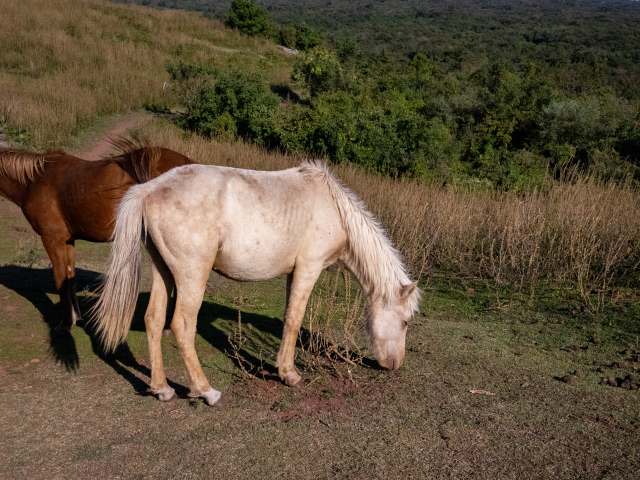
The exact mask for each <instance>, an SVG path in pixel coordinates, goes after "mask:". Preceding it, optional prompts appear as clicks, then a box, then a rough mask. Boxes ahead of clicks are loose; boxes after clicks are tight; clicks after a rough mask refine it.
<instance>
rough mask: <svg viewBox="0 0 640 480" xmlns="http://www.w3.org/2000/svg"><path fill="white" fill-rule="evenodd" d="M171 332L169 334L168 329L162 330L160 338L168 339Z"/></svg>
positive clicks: (169, 330)
mask: <svg viewBox="0 0 640 480" xmlns="http://www.w3.org/2000/svg"><path fill="white" fill-rule="evenodd" d="M172 333H173V332H171V329H170V328H165V329H164V330H162V336H163V337H168V336H169V335H171V334H172Z"/></svg>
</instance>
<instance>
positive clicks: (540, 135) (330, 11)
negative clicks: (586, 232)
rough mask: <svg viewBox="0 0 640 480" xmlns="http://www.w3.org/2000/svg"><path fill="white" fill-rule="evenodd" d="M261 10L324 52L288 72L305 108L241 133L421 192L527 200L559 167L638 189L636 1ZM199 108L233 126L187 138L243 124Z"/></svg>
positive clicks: (205, 124)
mask: <svg viewBox="0 0 640 480" xmlns="http://www.w3.org/2000/svg"><path fill="white" fill-rule="evenodd" d="M260 3H261V4H262V5H265V6H266V7H267V8H268V9H269V11H270V16H271V18H272V20H273V21H279V22H281V24H282V25H281V27H277V28H276V27H271V28H266V27H265V28H264V29H263V30H262V31H261V32H262V33H261V34H262V35H266V36H270V37H271V38H273V39H274V40H275V41H280V42H282V43H284V44H287V45H290V46H292V45H294V44H295V45H296V46H298V44H297V40H296V38H297V37H298V36H300V35H302V34H301V33H299V32H301V31H302V30H300V29H301V25H302V24H303V22H304V21H307V22H309V23H311V24H312V25H314V26H315V27H317V28H321V29H323V30H324V32H325V34H326V38H327V42H326V45H324V46H319V47H316V48H310V49H303V50H306V51H304V52H303V54H302V55H300V56H299V59H298V60H297V62H296V64H295V66H294V77H295V78H296V80H297V82H298V83H297V84H298V86H299V91H302V92H303V94H302V96H303V98H304V99H305V100H306V101H307V102H306V103H304V102H303V104H300V103H299V102H295V101H294V102H293V105H287V108H280V109H278V110H275V109H273V111H272V112H271V113H270V114H269V116H268V118H264V121H263V122H262V124H261V125H260V126H259V128H253V129H246V128H243V127H242V126H240V125H237V126H238V132H240V130H242V131H243V133H242V136H245V135H250V136H251V138H253V139H254V140H256V141H259V142H262V143H264V144H268V145H271V146H278V147H279V148H281V149H283V150H286V151H289V152H307V153H313V154H314V155H321V156H325V157H327V158H329V159H330V160H332V161H334V162H351V163H356V164H359V165H362V166H365V167H366V168H370V169H373V170H376V171H379V172H381V173H384V174H387V175H389V174H390V175H404V176H410V177H414V178H421V179H422V180H424V181H426V182H433V181H435V182H446V183H454V184H455V183H459V182H460V181H462V182H467V181H469V180H471V181H472V182H477V181H481V182H484V183H485V184H487V185H488V186H490V187H493V188H496V187H497V188H500V189H518V190H527V189H529V188H530V187H532V186H541V184H542V182H543V181H544V178H545V175H546V172H547V171H552V170H554V169H555V168H560V169H562V168H565V167H566V166H567V165H577V166H578V167H579V168H580V169H581V170H582V171H584V172H591V173H596V174H597V175H599V176H601V177H604V178H607V179H611V178H615V179H618V180H622V179H626V180H633V181H636V182H637V181H640V154H639V153H638V152H640V122H639V118H640V97H639V96H638V88H637V85H638V84H639V82H640V69H639V68H640V67H639V65H640V62H638V53H637V52H638V51H640V40H639V37H638V36H637V35H636V33H635V30H636V25H637V24H638V21H640V5H637V4H636V3H631V2H616V3H608V4H606V5H602V4H596V3H592V2H568V3H565V2H554V1H543V2H509V1H506V0H498V1H495V2H484V1H476V0H455V1H451V2H449V1H448V2H431V1H420V0H415V1H407V2H404V1H400V0H389V1H386V0H385V1H371V2H369V1H365V0H362V1H360V0H357V1H342V0H337V1H335V2H326V3H324V2H322V3H321V4H319V3H318V2H314V1H305V0H303V1H301V2H288V1H287V0H265V1H264V2H260ZM156 5H159V4H157V3H156ZM214 5H215V6H216V8H218V7H220V8H221V5H222V4H221V3H216V4H214ZM167 6H172V7H176V6H182V7H193V8H201V7H202V8H204V7H205V5H204V4H200V3H198V2H190V1H188V0H185V1H176V2H174V3H171V5H169V4H167ZM234 8H238V9H239V8H240V7H238V6H236V7H234ZM258 11H259V9H258ZM264 15H266V11H265V12H263V14H262V15H258V14H254V16H256V18H258V17H260V18H263V17H264ZM288 21H291V22H293V24H294V25H295V26H297V28H298V30H296V29H295V28H293V27H292V25H290V24H289V25H287V24H286V22H288ZM240 28H242V25H240ZM288 42H289V43H288ZM300 48H302V47H300ZM252 88H253V87H252ZM205 97H207V95H204V96H202V97H201V98H200V99H199V100H200V101H201V103H202V104H205V103H206V104H207V105H208V109H209V110H214V111H215V115H216V116H219V115H221V114H225V115H226V114H228V115H227V116H225V117H224V119H223V120H224V121H222V120H220V121H216V122H217V125H213V123H216V122H213V123H212V122H211V121H210V119H209V115H205V116H203V115H201V114H200V113H199V112H195V114H194V115H192V120H193V121H191V122H190V123H189V127H190V128H191V129H192V130H195V131H198V132H200V133H205V134H207V135H209V134H214V135H218V134H220V132H221V130H222V131H224V133H227V132H229V131H232V132H234V133H235V132H236V125H231V122H230V121H229V120H230V119H229V116H230V117H233V118H232V119H233V120H236V121H237V120H238V119H237V115H236V114H235V113H234V112H231V111H224V112H223V111H222V109H220V108H217V107H216V106H215V105H213V104H212V102H211V101H210V99H209V98H205ZM269 102H271V100H269V99H267V98H264V110H269V107H268V104H269ZM196 107H197V106H196ZM216 108H217V110H216ZM196 110H198V109H197V108H196ZM222 124H223V125H224V128H220V127H221V125H222ZM229 125H231V127H230V128H227V127H229ZM212 126H213V127H215V128H211V127H212Z"/></svg>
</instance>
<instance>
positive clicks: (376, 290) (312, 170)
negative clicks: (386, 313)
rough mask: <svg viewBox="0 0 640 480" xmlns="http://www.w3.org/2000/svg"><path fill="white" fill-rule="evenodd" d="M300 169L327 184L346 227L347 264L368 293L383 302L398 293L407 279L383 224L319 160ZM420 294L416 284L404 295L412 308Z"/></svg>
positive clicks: (416, 305)
mask: <svg viewBox="0 0 640 480" xmlns="http://www.w3.org/2000/svg"><path fill="white" fill-rule="evenodd" d="M300 172H302V173H309V174H314V175H319V176H321V177H322V178H323V180H324V182H325V184H326V185H327V187H329V190H330V192H331V196H332V197H333V200H334V201H335V203H336V206H337V207H338V211H339V212H340V216H341V218H342V222H343V226H344V228H345V229H346V231H347V237H348V242H349V267H350V268H352V269H353V270H354V272H353V273H354V274H355V275H356V277H357V278H358V280H359V281H360V283H361V284H362V286H363V287H364V288H365V289H366V290H367V291H368V293H369V294H370V295H371V297H372V298H381V299H382V300H383V301H384V302H385V303H386V302H387V301H388V300H389V299H391V298H397V297H398V296H399V295H401V291H402V288H403V287H405V286H407V285H409V284H410V283H411V280H410V279H409V276H408V275H407V270H406V267H405V265H404V263H403V262H402V259H401V257H400V253H399V252H398V250H396V249H395V247H394V246H393V244H392V243H391V240H389V238H387V235H386V232H385V230H384V228H382V226H381V225H380V222H378V220H376V218H375V217H374V216H373V214H372V213H371V212H370V211H369V210H367V207H366V206H365V204H364V202H363V201H362V200H360V199H359V198H358V196H357V195H356V194H355V193H353V192H352V191H351V190H349V189H348V188H346V187H345V186H343V185H342V183H341V182H340V180H338V179H337V178H335V177H334V176H333V174H332V173H331V172H330V171H329V169H328V168H327V166H326V164H324V163H323V162H320V161H314V162H305V163H303V164H302V165H301V166H300ZM420 294H421V292H420V290H419V289H417V288H416V289H414V293H413V294H412V295H410V297H409V298H408V299H407V301H408V302H409V305H410V307H411V310H412V311H414V312H415V311H417V310H418V303H419V301H420Z"/></svg>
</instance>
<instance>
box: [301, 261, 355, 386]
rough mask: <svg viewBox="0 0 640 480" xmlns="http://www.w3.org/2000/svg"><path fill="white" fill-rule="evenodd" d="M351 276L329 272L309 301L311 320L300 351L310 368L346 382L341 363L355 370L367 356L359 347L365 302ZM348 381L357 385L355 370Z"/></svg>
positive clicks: (339, 272)
mask: <svg viewBox="0 0 640 480" xmlns="http://www.w3.org/2000/svg"><path fill="white" fill-rule="evenodd" d="M352 282H353V280H352V276H351V274H349V273H348V272H346V271H345V270H343V269H341V268H339V269H338V270H337V271H336V272H335V274H331V273H330V272H326V273H324V274H323V276H322V278H321V279H320V281H319V282H318V286H317V287H316V289H315V290H314V294H313V295H312V296H311V298H310V299H309V303H308V306H307V316H306V318H305V321H304V322H303V327H304V328H305V330H306V332H305V334H304V336H303V334H302V331H301V333H300V336H299V342H300V348H301V350H302V352H303V354H304V353H306V354H308V355H307V356H306V357H307V358H308V359H309V360H308V361H307V362H306V363H307V367H311V368H313V369H323V367H329V368H330V369H331V371H332V372H333V373H334V374H336V375H337V376H339V377H340V378H343V373H342V372H341V370H343V369H341V368H339V363H343V364H347V365H350V366H355V365H358V364H361V363H362V359H363V357H364V353H363V351H362V349H361V348H360V346H359V344H358V340H360V339H361V337H362V336H363V335H362V331H363V327H362V322H361V318H362V313H363V308H364V301H363V297H362V291H361V290H360V289H357V290H356V293H355V295H354V294H353V292H354V285H353V283H352ZM346 374H347V375H348V378H349V379H350V380H351V381H353V379H352V376H351V370H349V369H347V373H346Z"/></svg>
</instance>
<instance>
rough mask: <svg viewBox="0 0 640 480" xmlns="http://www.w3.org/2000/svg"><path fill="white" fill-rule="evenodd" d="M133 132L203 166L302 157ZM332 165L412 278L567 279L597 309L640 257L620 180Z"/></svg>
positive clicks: (261, 165) (280, 163) (268, 165)
mask: <svg viewBox="0 0 640 480" xmlns="http://www.w3.org/2000/svg"><path fill="white" fill-rule="evenodd" d="M141 133H143V134H144V135H148V136H149V137H150V139H151V141H152V142H153V143H157V144H159V145H162V146H166V147H168V148H172V149H175V150H178V151H181V152H183V153H185V154H187V155H189V156H190V157H191V158H193V159H195V160H196V161H199V162H202V163H207V164H217V165H227V166H233V167H239V168H249V169H262V170H276V169H283V168H288V167H291V166H294V165H297V164H299V163H300V162H301V161H302V160H303V158H301V157H291V156H287V155H284V154H281V153H277V152H268V151H265V150H262V149H259V148H256V147H254V146H252V145H247V144H243V143H224V142H218V141H215V140H206V139H203V138H200V137H197V136H195V135H188V134H185V133H184V132H182V131H180V130H178V129H176V128H175V127H173V126H170V125H163V124H161V123H156V124H153V125H150V126H149V127H146V128H145V130H144V131H143V132H141ZM333 169H334V171H335V173H336V174H337V176H338V177H339V178H341V179H342V180H343V182H344V183H345V184H346V185H347V186H348V187H349V188H351V189H352V190H354V191H355V192H356V193H357V194H358V195H359V196H360V197H361V198H362V199H363V200H364V201H365V202H366V204H367V205H368V207H369V208H370V209H371V210H372V212H373V213H374V214H375V215H376V216H377V217H378V218H379V219H380V220H381V221H382V223H383V225H384V226H385V228H386V229H387V232H388V233H389V235H390V236H391V238H392V239H393V241H394V242H395V244H396V245H397V246H398V247H399V249H400V250H401V251H402V253H403V255H404V257H405V259H406V261H407V263H408V264H409V265H410V267H411V269H412V270H413V272H414V274H415V275H416V276H419V275H422V274H425V273H429V272H430V271H431V270H432V269H433V268H436V267H437V268H442V267H446V268H448V269H453V271H455V272H456V273H457V274H459V275H462V276H465V277H472V278H487V279H491V280H494V281H495V283H496V285H497V286H504V285H509V286H512V287H516V288H522V287H527V288H531V294H532V295H533V293H534V291H535V286H536V284H537V283H538V282H539V281H541V280H549V281H557V282H566V283H568V284H571V285H574V286H576V287H577V288H578V289H579V291H580V293H581V295H582V297H583V298H584V300H585V302H586V303H587V305H590V306H591V307H592V308H593V309H594V310H598V309H599V308H600V307H602V305H603V304H604V303H605V302H606V301H607V295H611V294H612V293H611V289H610V287H611V285H613V284H616V283H617V284H620V282H621V281H623V280H625V279H626V280H627V281H628V279H629V277H628V276H625V274H629V273H632V272H635V271H636V267H637V264H638V261H640V216H638V215H637V212H638V211H639V210H640V194H639V192H638V191H637V190H636V189H634V188H632V187H629V186H624V185H618V184H616V183H613V182H607V183H602V182H598V181H596V179H594V178H582V177H576V176H567V177H566V178H565V179H564V180H562V181H559V182H553V183H551V182H550V186H549V187H548V188H547V189H546V190H545V191H538V190H533V191H531V192H528V193H525V194H518V193H514V192H506V193H505V192H491V191H487V190H478V191H469V190H465V191H461V190H459V189H456V188H453V187H451V188H442V187H438V186H429V185H424V184H420V183H418V182H415V181H411V180H406V179H391V178H382V177H379V176H376V175H370V174H367V173H366V172H363V171H362V170H361V169H359V168H357V167H354V166H351V165H337V166H335V167H334V168H333Z"/></svg>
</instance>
